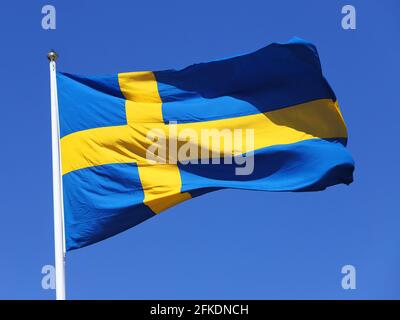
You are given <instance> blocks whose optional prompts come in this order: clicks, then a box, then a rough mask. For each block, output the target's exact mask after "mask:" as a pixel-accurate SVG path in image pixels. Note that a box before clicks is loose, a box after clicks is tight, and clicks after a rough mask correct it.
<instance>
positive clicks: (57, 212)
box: [47, 50, 65, 300]
mask: <svg viewBox="0 0 400 320" xmlns="http://www.w3.org/2000/svg"><path fill="white" fill-rule="evenodd" d="M47 58H48V59H49V62H50V92H51V142H52V167H53V206H54V208H53V209H54V257H55V271H56V299H57V300H65V239H64V204H63V192H62V191H63V190H62V178H61V157H60V124H59V120H58V119H59V117H58V98H57V80H56V60H57V58H58V55H57V53H56V52H55V51H53V50H52V51H50V52H49V53H48V54H47Z"/></svg>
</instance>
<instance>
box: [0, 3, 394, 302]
mask: <svg viewBox="0 0 400 320" xmlns="http://www.w3.org/2000/svg"><path fill="white" fill-rule="evenodd" d="M45 4H53V5H54V6H55V7H56V10H57V11H56V12H57V25H56V27H57V29H56V30H47V31H46V30H43V29H42V28H41V19H42V14H41V8H42V6H43V5H45ZM345 4H352V5H354V6H355V8H356V10H357V29H356V30H343V29H342V27H341V19H342V14H341V8H342V6H343V5H345ZM0 10H1V12H2V18H1V19H0V41H1V49H0V61H1V62H0V65H1V69H0V70H1V77H0V88H1V90H0V98H1V100H0V101H1V103H0V108H1V113H0V114H1V118H0V119H1V120H0V121H1V126H0V137H1V149H0V150H1V151H0V154H1V157H0V168H1V169H0V177H1V178H0V199H1V201H0V215H1V223H0V298H3V299H4V298H14V299H19V298H22V299H52V298H54V295H55V292H54V291H53V290H43V289H42V287H41V278H42V274H41V268H42V266H43V265H46V264H53V263H54V250H53V213H52V179H51V149H50V148H51V136H50V98H49V70H48V61H47V59H46V54H47V52H48V50H49V49H51V48H54V49H56V50H57V51H58V52H59V54H60V58H59V60H58V70H60V71H66V72H71V73H76V74H86V75H99V74H113V73H117V72H124V71H141V70H162V69H169V68H180V67H184V66H186V65H188V64H191V63H194V62H202V61H208V60H213V59H218V58H222V57H227V56H233V55H237V54H241V53H246V52H249V51H253V50H255V49H258V48H261V47H263V46H265V45H266V44H268V43H271V42H274V41H278V42H284V41H287V40H288V39H290V38H291V37H292V36H298V37H301V38H304V39H306V40H308V41H310V42H312V43H314V44H315V45H316V46H317V48H318V50H319V54H320V58H321V61H322V67H323V70H324V74H325V76H326V77H327V79H328V80H329V82H330V83H331V85H332V87H333V89H334V90H335V92H336V95H337V96H338V100H339V103H340V105H341V108H342V112H343V115H344V117H345V120H346V123H347V126H348V129H349V144H348V147H349V149H350V151H351V153H352V155H353V157H354V159H355V161H356V171H355V182H354V183H353V184H352V185H350V186H344V185H340V186H335V187H332V188H330V189H328V190H326V191H323V192H317V193H267V192H254V191H240V190H224V191H218V192H215V193H211V194H208V195H205V196H202V197H199V198H196V199H193V200H190V201H187V202H185V203H183V204H180V205H178V206H176V207H173V208H171V209H169V210H167V211H166V212H164V213H162V214H161V215H159V216H157V217H155V218H152V219H150V220H148V221H146V222H145V223H143V224H141V225H139V226H137V227H135V228H132V229H130V230H128V231H126V232H124V233H122V234H120V235H117V236H115V237H113V238H110V239H108V240H105V241H103V242H100V243H98V244H95V245H92V246H89V247H86V248H83V249H80V250H76V251H73V252H70V253H68V255H67V295H68V297H69V298H71V299H91V298H93V299H99V298H100V299H108V298H110V299H131V298H132V299H152V298H155V299H157V298H158V299H175V298H177V299H189V298H196V299H197V298H198V299H231V298H232V299H247V298H252V299H270V298H273V299H274V298H291V299H300V298H301V299H304V298H305V299H307V298H318V299H321V298H328V299H337V298H340V299H355V298H378V299H380V298H397V299H399V298H400V232H399V230H400V210H399V178H400V177H399V176H400V174H399V167H398V166H399V163H400V152H399V149H398V148H399V143H398V137H399V135H398V128H399V116H400V110H399V102H398V98H397V93H398V91H399V84H400V83H399V74H400V67H399V49H400V42H399V39H400V37H399V35H400V3H399V2H398V1H397V0H392V1H391V0H385V1H377V0H369V1H361V0H349V1H339V0H327V1H318V0H315V1H312V0H304V1H295V0H279V1H271V0H268V1H266V0H258V1H255V0H248V1H234V0H220V1H215V0H202V1H187V0H186V1H183V0H182V1H177V0H168V1H160V0H159V1H151V0H149V1H128V0H126V1H122V0H114V1H94V0H93V1H86V0H80V1H65V0H64V1H56V0H48V1H21V0H15V1H7V2H6V1H2V2H1V4H0ZM347 264H351V265H354V266H355V268H356V271H357V274H356V275H357V278H356V279H357V289H356V290H343V289H342V287H341V279H342V276H343V275H342V274H341V268H342V266H343V265H347Z"/></svg>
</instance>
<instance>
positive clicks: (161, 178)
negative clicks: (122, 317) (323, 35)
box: [57, 39, 354, 250]
mask: <svg viewBox="0 0 400 320" xmlns="http://www.w3.org/2000/svg"><path fill="white" fill-rule="evenodd" d="M57 85H58V99H59V116H60V137H61V142H60V144H61V159H62V175H63V197H64V217H65V230H66V245H67V250H72V249H76V248H80V247H83V246H86V245H89V244H91V243H95V242H97V241H100V240H102V239H105V238H108V237H110V236H112V235H114V234H117V233H119V232H122V231H124V230H126V229H128V228H130V227H132V226H134V225H137V224H138V223H140V222H142V221H144V220H146V219H148V218H150V217H152V216H154V215H155V214H157V213H159V212H161V211H163V210H165V209H167V208H169V207H171V206H173V205H175V204H177V203H179V202H182V201H184V200H187V199H190V198H192V197H196V196H199V195H201V194H204V193H207V192H210V191H215V190H218V189H222V188H240V189H251V190H266V191H314V190H322V189H325V188H326V187H328V186H332V185H335V184H339V183H345V184H349V183H351V182H352V181H353V170H354V162H353V160H352V157H351V156H350V154H349V152H348V151H347V149H346V148H345V146H346V142H347V131H346V126H345V123H344V121H343V118H342V115H341V113H340V110H339V106H338V103H337V100H336V97H335V94H334V92H333V91H332V89H331V87H330V86H329V84H328V83H327V81H326V80H325V78H324V77H323V75H322V71H321V65H320V61H319V57H318V53H317V50H316V48H315V46H314V45H312V44H310V43H306V42H304V41H302V40H300V39H293V40H291V41H290V42H288V43H285V44H278V43H273V44H271V45H269V46H267V47H265V48H262V49H260V50H258V51H256V52H253V53H250V54H246V55H241V56H237V57H233V58H229V59H223V60H218V61H212V62H208V63H200V64H195V65H192V66H189V67H187V68H184V69H182V70H165V71H157V72H150V71H146V72H130V73H119V74H117V75H114V76H104V77H82V76H77V75H72V74H67V73H58V74H57ZM204 130H208V133H210V132H211V133H214V134H219V133H220V132H222V131H225V132H228V133H229V132H231V133H232V137H233V138H236V139H233V140H235V143H236V140H238V139H239V141H240V143H239V147H238V146H237V145H235V143H234V144H233V145H231V146H229V144H226V143H225V142H226V141H227V140H229V139H228V138H227V137H228V136H229V134H228V136H227V135H224V136H223V137H222V136H221V135H220V136H218V137H217V140H218V141H219V142H221V141H224V143H223V146H222V147H221V145H222V142H221V143H219V144H218V146H219V147H220V148H219V149H218V150H217V148H216V147H215V146H213V145H212V144H211V145H210V143H209V142H210V141H209V139H208V138H211V139H212V138H213V134H211V136H208V138H207V139H197V140H196V139H192V138H193V136H196V137H203V131H204ZM248 132H251V133H252V139H251V141H250V140H248V139H247V138H248V137H247V136H246V133H248ZM149 133H153V135H151V134H149ZM189 133H190V134H189ZM236 133H238V134H237V135H236ZM154 134H155V135H158V136H157V138H154ZM161 137H164V138H161ZM162 142H163V143H164V148H163V147H162V146H161V145H162ZM185 144H186V147H188V146H189V147H188V148H187V149H186V151H188V152H189V157H188V158H187V159H186V160H189V161H186V160H185V161H184V160H182V159H181V158H180V157H179V156H178V155H177V152H178V153H179V148H180V147H183V146H184V145H185ZM154 146H158V147H160V148H159V150H158V151H157V152H153V155H155V156H156V160H157V159H158V160H160V159H161V160H164V161H149V154H151V152H150V153H149V150H150V149H151V148H153V149H154ZM174 146H175V147H176V148H177V150H178V151H177V152H175V153H174V152H171V151H173V150H172V149H173V147H174ZM243 146H245V147H244V148H241V147H243ZM162 150H164V152H163V151H162ZM186 151H185V154H187V152H186ZM190 151H192V152H190ZM250 154H251V159H252V161H253V166H252V168H251V170H250V171H248V172H247V173H246V174H238V171H237V169H238V168H237V167H238V163H237V162H235V161H230V162H229V161H224V159H226V156H227V155H231V156H233V158H234V159H235V157H239V156H243V158H244V159H246V158H245V156H246V155H250ZM207 159H208V160H210V159H212V161H208V162H207V161H204V160H207ZM249 159H250V158H249Z"/></svg>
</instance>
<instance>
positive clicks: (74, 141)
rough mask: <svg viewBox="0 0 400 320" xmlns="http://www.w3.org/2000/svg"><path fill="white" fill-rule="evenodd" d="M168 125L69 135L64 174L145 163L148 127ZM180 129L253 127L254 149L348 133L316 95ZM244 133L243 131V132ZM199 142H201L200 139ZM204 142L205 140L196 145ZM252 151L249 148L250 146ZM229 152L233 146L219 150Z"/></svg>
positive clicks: (328, 103) (162, 126)
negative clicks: (304, 100) (301, 101)
mask: <svg viewBox="0 0 400 320" xmlns="http://www.w3.org/2000/svg"><path fill="white" fill-rule="evenodd" d="M168 126H169V125H165V124H154V123H133V124H128V125H125V126H115V127H103V128H95V129H89V130H84V131H78V132H75V133H72V134H69V135H67V136H65V137H63V138H62V139H61V150H62V168H63V174H66V173H68V172H71V171H73V170H78V169H82V168H87V167H91V166H97V165H104V164H111V163H129V162H137V163H138V164H141V163H147V160H146V150H147V148H148V147H149V145H150V144H151V141H149V140H148V139H147V138H146V135H147V133H148V132H149V130H151V129H154V128H158V129H159V130H162V131H163V132H164V133H165V135H167V134H168ZM184 129H191V130H195V131H196V132H197V133H198V135H199V136H200V135H201V133H200V130H201V129H217V130H223V129H230V130H233V129H253V130H254V138H255V139H254V150H257V149H260V148H264V147H268V146H272V145H276V144H290V143H295V142H299V141H303V140H307V139H312V138H342V137H347V132H346V127H345V124H344V122H343V119H342V117H341V115H340V112H339V110H338V105H337V103H335V102H333V101H332V100H328V99H322V100H316V101H312V102H308V103H304V104H300V105H296V106H292V107H288V108H284V109H279V110H275V111H271V112H267V113H264V114H254V115H249V116H243V117H237V118H230V119H223V120H214V121H207V122H197V123H190V124H178V125H176V130H177V134H179V132H181V131H182V130H184ZM243 135H245V131H243ZM202 143H204V142H203V141H202ZM199 147H200V148H201V147H204V146H203V145H200V146H199ZM248 151H251V150H248ZM222 152H223V153H225V154H226V153H231V152H232V150H222Z"/></svg>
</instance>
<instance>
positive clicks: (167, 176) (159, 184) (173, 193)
mask: <svg viewBox="0 0 400 320" xmlns="http://www.w3.org/2000/svg"><path fill="white" fill-rule="evenodd" d="M118 81H119V85H120V89H121V91H122V93H123V94H124V96H125V98H126V102H125V110H126V119H127V123H128V126H127V127H128V128H129V130H128V131H129V132H125V131H124V132H121V136H120V137H119V140H117V141H120V142H121V143H122V144H124V142H126V143H127V146H128V149H129V150H126V152H125V153H124V155H126V156H127V155H128V154H129V155H130V156H131V158H132V159H134V160H135V162H137V165H138V171H139V177H140V181H141V183H142V187H143V191H144V201H143V202H144V203H145V204H146V205H147V206H148V207H150V208H151V210H152V211H153V212H155V213H159V212H161V211H163V210H165V209H167V208H169V207H171V206H174V205H175V204H177V203H179V202H182V201H184V200H187V199H190V198H191V196H190V194H189V193H188V192H185V193H181V187H182V181H181V177H180V173H179V168H178V166H177V165H166V164H165V165H157V164H149V163H148V162H147V161H146V159H145V156H146V149H147V146H148V145H149V141H147V139H146V138H145V137H146V135H147V132H148V131H149V130H150V129H152V128H154V127H159V128H161V129H162V130H165V125H164V121H163V117H162V101H161V98H160V95H159V93H158V87H157V81H156V79H155V76H154V74H153V73H152V72H147V71H146V72H129V73H120V74H119V75H118ZM131 133H134V134H133V135H134V137H132V136H131V135H130V134H131ZM122 134H123V135H122ZM132 140H134V142H133V144H132V148H130V142H131V141H132ZM101 141H102V140H101ZM117 141H116V143H117ZM103 150H104V149H103ZM117 151H118V150H117ZM132 153H133V154H132ZM109 156H111V157H112V155H111V154H110V153H107V155H105V157H109Z"/></svg>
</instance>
